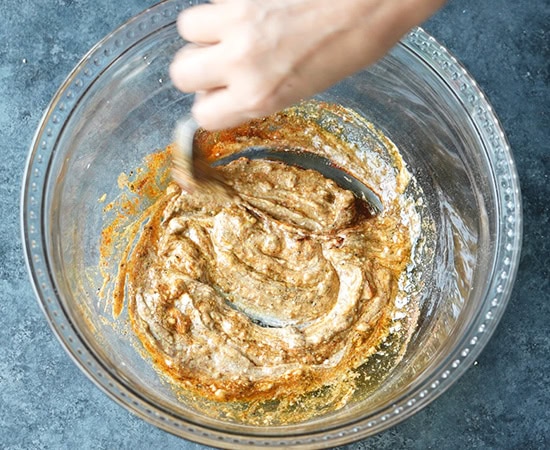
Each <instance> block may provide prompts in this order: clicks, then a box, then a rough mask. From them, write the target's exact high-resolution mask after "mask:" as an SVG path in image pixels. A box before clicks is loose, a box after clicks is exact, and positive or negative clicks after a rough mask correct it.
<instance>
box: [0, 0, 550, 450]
mask: <svg viewBox="0 0 550 450" xmlns="http://www.w3.org/2000/svg"><path fill="white" fill-rule="evenodd" d="M154 3H155V2H154V1H152V0H131V1H112V0H1V3H0V19H1V21H0V23H1V25H0V43H1V45H0V149H1V153H0V154H1V158H0V214H1V219H0V346H1V347H0V448H9V449H39V448H54V449H57V448H67V449H86V448H90V449H149V448H163V449H164V448H182V449H202V448H204V447H202V446H200V445H197V444H193V443H189V442H186V441H184V440H181V439H178V438H176V437H174V436H171V435H169V434H167V433H165V432H163V431H160V430H159V429H157V428H155V427H153V426H151V425H149V424H147V423H145V422H144V421H142V420H140V419H138V418H136V417H134V416H133V415H132V414H130V413H128V412H127V411H126V410H124V409H123V408H122V407H120V406H118V405H116V404H115V403H113V402H112V401H111V400H110V399H108V398H107V396H105V395H104V394H103V393H101V392H100V391H99V390H98V389H97V388H95V387H94V385H93V384H92V383H91V382H90V381H89V380H88V379H87V378H86V377H85V376H84V375H83V374H82V373H81V372H80V371H79V369H77V367H76V366H75V365H74V364H73V363H72V361H71V360H70V358H69V357H68V356H67V355H66V354H65V352H64V351H63V349H62V348H61V346H60V345H59V343H58V342H57V340H56V338H55V337H54V335H53V333H52V332H51V331H50V329H49V327H48V325H47V323H46V320H45V318H44V317H43V315H42V313H41V311H40V308H39V306H38V304H37V302H36V300H35V298H34V294H33V291H32V288H31V285H30V282H29V280H28V277H27V273H26V269H25V265H24V260H23V254H22V250H21V239H20V231H19V196H20V189H21V182H22V174H23V169H24V164H25V158H26V155H27V149H28V148H29V145H30V143H31V140H32V136H33V133H34V130H35V129H36V127H37V125H38V122H39V120H40V117H41V115H42V113H43V111H44V109H45V108H46V106H47V104H48V102H49V100H50V99H51V97H52V96H53V94H54V93H55V91H56V90H57V88H58V87H59V85H60V84H61V82H62V81H63V79H64V78H65V76H66V75H67V74H68V73H69V71H70V70H71V69H72V68H73V67H74V66H75V65H76V64H77V62H78V61H79V59H80V58H81V57H82V56H83V55H84V53H85V52H86V51H87V50H88V49H89V48H90V47H91V46H92V45H93V44H94V43H95V42H97V41H98V40H99V39H100V38H102V37H103V36H104V35H106V34H107V33H108V32H109V31H111V30H113V29H114V28H116V27H117V26H118V25H120V24H121V23H123V22H124V21H125V20H126V19H128V18H130V17H131V16H133V15H135V14H136V13H138V12H140V11H141V10H143V9H145V8H146V7H148V6H151V5H152V4H154ZM425 28H426V29H427V31H428V32H430V33H431V34H433V35H434V36H436V37H437V38H438V39H439V40H440V41H441V42H442V43H443V44H444V45H446V46H447V48H449V49H450V51H451V52H452V53H454V54H455V55H456V56H457V57H458V59H459V60H460V61H461V62H462V63H463V64H464V65H465V66H466V67H467V68H468V70H469V71H470V72H471V73H472V75H473V76H474V78H475V79H476V80H477V81H478V83H479V84H480V86H481V88H482V89H483V90H484V91H485V93H486V94H487V96H488V98H489V100H490V101H491V103H492V104H493V106H494V107H495V110H496V113H497V115H498V116H499V118H500V119H501V121H502V123H503V126H504V129H505V130H506V133H507V136H508V138H509V140H510V143H511V146H512V149H513V151H514V155H515V158H516V161H517V165H518V170H519V174H520V179H521V184H522V190H523V200H524V216H525V226H524V235H525V236H524V246H523V254H522V258H521V265H520V268H519V274H518V278H517V282H516V285H515V289H514V291H513V294H512V298H511V301H510V305H509V307H508V309H507V311H506V313H505V315H504V318H503V320H502V322H501V324H500V325H499V327H498V329H497V331H496V333H495V335H494V337H493V338H492V340H491V342H490V343H489V345H488V346H487V347H486V349H485V351H484V352H483V353H482V354H481V356H480V357H479V359H478V361H477V364H476V365H474V366H473V367H471V368H470V369H469V370H468V372H467V373H466V374H465V375H464V376H463V377H462V378H461V379H460V380H459V381H458V382H457V383H456V384H455V385H453V387H452V388H451V389H450V390H449V391H448V392H446V393H445V394H444V395H443V396H441V397H440V398H439V399H437V400H436V401H435V402H434V403H432V404H431V405H430V406H428V407H427V408H426V409H424V410H423V411H421V412H420V413H419V414H417V415H416V416H414V417H412V418H411V419H409V420H407V421H406V422H404V423H402V424H400V425H398V426H396V427H394V428H392V429H390V430H388V431H386V432H385V433H382V434H380V435H378V436H376V437H373V438H370V439H367V440H365V441H362V442H359V443H356V444H353V445H349V446H347V447H345V448H346V449H347V450H351V449H370V448H376V449H386V448H392V449H394V448H418V449H427V448H436V449H445V448H457V449H462V448H473V449H490V448H494V449H539V448H540V449H544V448H550V425H549V423H550V286H549V278H550V276H549V273H550V258H549V254H550V244H549V241H550V224H549V218H550V213H549V212H550V208H549V206H548V204H549V201H550V188H549V183H550V179H549V174H550V144H549V142H550V115H549V114H550V89H549V79H550V77H549V64H550V62H549V61H550V1H549V0H539V1H534V0H485V1H482V2H478V1H477V0H451V1H450V2H449V3H448V5H447V6H446V7H445V8H444V9H443V10H442V11H440V12H439V13H438V14H437V15H436V16H435V17H433V18H432V19H431V20H430V21H429V22H428V23H427V24H425Z"/></svg>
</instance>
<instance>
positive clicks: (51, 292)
mask: <svg viewBox="0 0 550 450" xmlns="http://www.w3.org/2000/svg"><path fill="white" fill-rule="evenodd" d="M187 5H189V2H188V1H183V0H168V1H165V2H163V3H161V4H158V5H157V6H155V7H153V8H151V9H149V10H147V11H145V12H143V13H142V14H140V15H139V16H137V17H135V18H133V19H132V20H130V21H129V22H128V23H126V24H125V25H123V26H122V27H120V28H119V29H118V30H116V31H115V32H114V33H112V34H110V35H109V36H107V37H106V38H105V39H104V40H102V41H101V42H100V43H98V44H97V45H96V46H95V47H94V48H93V49H92V50H91V51H90V52H89V53H88V54H87V55H86V56H85V57H84V58H83V60H82V61H81V62H80V63H79V64H78V66H77V67H76V68H75V69H74V70H73V72H72V73H71V74H70V75H69V77H68V78H67V80H66V81H65V82H64V83H63V85H62V86H61V88H60V89H59V91H58V92H57V94H56V95H55V97H54V98H53V100H52V102H51V104H50V105H49V107H48V109H47V111H46V113H45V115H44V117H43V119H42V121H41V123H40V126H39V128H38V130H37V132H36V136H35V138H34V142H33V144H32V147H31V150H30V155H29V159H28V162H27V168H26V174H25V181H24V186H23V194H22V227H23V238H24V239H23V241H24V246H25V253H26V257H27V263H28V267H29V272H30V276H31V278H32V281H33V283H34V287H35V290H36V293H37V296H38V298H39V301H40V304H41V305H42V307H43V310H44V313H45V315H46V317H47V318H48V320H49V322H50V324H51V326H52V328H53V330H54V332H55V333H56V334H57V336H58V337H59V339H60V340H61V342H62V343H63V345H64V346H65V348H66V350H67V352H68V353H69V354H70V355H71V356H72V357H73V359H74V361H75V362H76V364H77V365H78V366H79V367H80V368H81V369H82V370H83V371H84V372H85V373H86V374H87V375H88V376H89V377H90V378H91V379H92V380H93V381H94V383H95V384H96V385H97V386H98V387H100V388H101V389H103V390H104V391H105V392H106V393H107V394H108V395H109V396H111V397H112V398H113V399H115V400H116V401H117V402H119V403H120V404H122V405H123V406H124V407H126V408H128V409H129V410H130V411H133V412H134V413H135V414H137V415H138V416H140V417H143V418H144V419H146V420H148V421H150V422H151V423H154V424H155V425H157V426H158V427H160V428H163V429H165V430H167V431H170V432H172V433H174V434H176V435H179V436H182V437H185V438H187V439H190V440H194V441H197V442H201V443H204V444H208V445H213V446H218V447H220V446H221V447H229V448H238V447H245V446H249V445H257V446H262V445H263V446H278V447H288V446H296V447H309V448H317V447H329V446H335V445H339V444H344V443H347V442H350V441H353V440H358V439H360V438H363V437H366V436H369V435H372V434H374V433H378V432H380V431H382V430H384V429H387V428H388V427H391V426H392V425H394V424H396V423H397V422H400V421H402V420H404V419H405V418H407V417H409V416H410V415H412V414H414V413H415V412H416V411H418V410H419V409H421V408H423V407H424V406H425V405H426V404H428V403H429V402H430V401H432V400H433V399H434V398H436V397H437V396H438V395H440V394H441V393H442V392H444V391H445V390H446V389H447V388H448V387H449V386H451V384H452V383H453V382H455V381H456V380H457V379H458V377H459V376H460V375H461V374H462V373H464V371H465V370H466V369H467V368H468V367H469V366H470V365H471V364H472V362H473V361H474V360H475V358H476V357H477V355H478V354H479V352H480V351H481V350H482V348H483V347H484V346H485V344H486V343H487V341H488V339H489V337H490V336H491V334H492V333H493V331H494V329H495V327H496V326H497V323H498V321H499V319H500V317H501V315H502V313H503V311H504V309H505V307H506V303H507V301H508V298H509V295H510V292H511V289H512V284H513V280H514V277H515V273H516V270H517V265H518V260H519V253H520V247H521V222H522V220H521V219H522V216H521V200H520V192H519V183H518V179H517V174H516V169H515V165H514V162H513V159H512V155H511V152H510V148H509V146H508V143H507V141H506V139H505V137H504V134H503V131H502V128H501V126H500V124H499V122H498V120H497V118H496V117H495V115H494V113H493V110H492V108H491V106H490V105H489V103H488V102H487V100H486V99H485V97H484V95H483V94H482V93H481V91H480V90H479V89H478V87H477V85H476V84H475V82H474V81H473V80H472V78H471V77H470V76H469V75H468V73H467V72H466V71H465V70H464V68H463V67H462V66H461V65H460V64H459V63H458V62H457V61H456V59H455V58H453V57H452V56H451V55H449V53H448V52H447V51H446V50H445V48H443V47H442V46H441V45H440V44H438V43H437V42H436V41H435V40H434V39H433V38H432V37H430V36H428V35H427V34H426V33H425V32H424V31H423V30H421V29H415V30H413V31H412V32H411V33H409V34H408V35H407V36H406V37H405V38H404V39H403V40H402V42H401V43H400V44H399V45H398V46H396V48H395V49H394V50H393V51H392V52H391V53H390V54H389V55H387V56H386V57H385V58H384V59H383V60H381V61H380V62H379V63H378V64H376V65H374V66H373V67H371V68H369V69H367V70H364V71H362V72H360V73H358V74H356V75H355V76H353V77H350V78H348V79H346V80H344V81H342V82H341V83H340V84H338V85H337V86H335V87H334V88H332V89H330V90H329V91H327V92H325V93H323V94H321V95H320V96H319V98H321V99H325V100H329V101H336V102H339V103H341V104H342V105H344V106H347V107H351V108H353V109H355V110H356V111H358V112H360V113H361V114H362V115H364V116H365V117H366V118H367V119H368V120H369V121H371V122H373V123H374V124H375V125H376V126H377V127H378V128H380V129H381V130H383V131H384V132H385V133H386V134H387V136H389V137H390V139H391V140H393V142H394V143H395V144H397V146H398V148H399V149H400V150H401V152H402V153H403V156H404V159H405V160H406V162H407V163H408V166H409V168H410V170H411V171H412V172H413V173H414V175H415V176H416V177H417V179H418V181H419V183H420V185H421V186H422V188H423V190H424V192H425V194H426V196H427V201H428V208H429V210H430V212H431V213H432V215H433V217H434V218H435V220H436V225H437V230H438V233H437V239H436V242H435V244H434V245H435V248H434V249H433V251H434V252H435V265H434V267H435V268H436V269H437V270H434V271H433V272H430V279H429V283H428V284H427V285H426V286H425V288H424V291H423V293H422V298H421V301H422V304H421V316H420V321H419V325H418V329H417V330H416V332H415V333H414V336H413V338H412V340H411V342H410V344H409V346H408V348H407V351H406V354H405V356H404V358H403V360H402V361H401V362H400V363H399V365H398V366H397V367H396V368H395V370H394V371H393V372H392V375H391V376H390V377H388V379H386V380H385V382H384V383H383V384H382V385H381V386H380V388H379V389H378V390H377V391H376V392H375V393H373V394H372V395H371V396H369V397H368V398H367V399H365V400H363V401H360V402H357V403H356V404H352V405H349V406H348V407H346V408H343V409H342V410H340V411H338V412H334V413H330V414H328V415H326V416H323V417H319V418H317V419H314V420H311V421H308V422H305V423H300V424H296V425H288V426H271V427H254V426H247V425H243V424H238V423H229V422H226V421H223V420H218V419H214V418H210V417H206V416H205V415H202V414H200V413H199V412H197V411H195V410H193V409H192V408H189V407H188V406H186V405H185V404H183V403H181V402H179V401H178V400H177V399H176V397H175V395H174V392H173V391H172V390H171V389H170V388H169V387H168V386H167V385H166V384H165V383H163V382H161V380H160V379H159V377H158V375H157V373H156V372H155V371H154V370H153V369H152V367H151V364H150V363H149V362H147V361H146V360H145V359H143V358H142V356H141V354H140V352H139V350H137V347H136V345H135V342H134V341H132V338H131V333H130V334H129V335H128V336H124V335H123V334H122V333H120V330H117V329H116V327H113V326H112V323H111V321H110V320H107V319H106V318H108V317H109V316H110V312H109V311H106V309H105V305H104V301H103V300H101V299H100V298H98V295H97V289H98V288H99V286H101V283H102V279H101V276H100V274H99V271H98V261H99V242H100V239H99V237H100V233H101V230H102V227H103V225H104V224H103V222H102V220H103V214H102V209H103V207H104V204H102V203H100V202H98V199H100V198H101V197H102V196H103V194H107V197H108V198H112V197H113V196H115V195H116V194H117V192H118V187H117V177H118V175H119V174H120V173H121V172H122V171H128V170H130V169H132V168H135V167H137V166H138V165H139V164H140V162H141V161H142V159H143V157H144V156H145V155H146V154H148V153H150V152H152V151H153V150H155V149H161V148H163V147H164V146H166V145H167V144H168V143H169V142H170V140H171V136H172V130H173V126H174V123H175V121H176V120H177V119H178V118H180V117H181V116H182V115H184V114H185V113H186V112H187V111H188V110H189V109H190V106H191V97H190V96H188V95H182V94H181V93H179V92H177V91H176V90H175V89H174V88H173V87H172V85H171V83H170V81H169V79H168V78H167V67H168V65H169V62H170V60H171V58H172V56H173V54H174V52H175V50H176V49H177V48H179V46H180V45H181V41H180V40H179V38H178V36H177V33H176V27H175V19H176V16H177V14H178V12H179V11H180V10H182V9H183V8H184V7H186V6H187ZM438 268H439V269H438ZM441 268H444V270H441Z"/></svg>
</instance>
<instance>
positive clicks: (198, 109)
mask: <svg viewBox="0 0 550 450" xmlns="http://www.w3.org/2000/svg"><path fill="white" fill-rule="evenodd" d="M236 103H237V102H236V101H235V99H234V98H233V96H232V95H231V94H230V91H229V89H227V88H220V89H214V90H210V91H208V92H201V93H200V94H199V95H196V96H195V103H194V105H193V109H192V111H191V112H192V113H193V116H194V117H195V119H196V120H197V122H198V123H199V125H200V126H201V127H203V128H205V129H207V130H221V129H224V128H230V127H234V126H236V125H239V124H240V123H242V122H244V121H245V120H246V119H247V118H248V117H243V114H242V113H238V112H236V110H237V109H238V107H237V105H236Z"/></svg>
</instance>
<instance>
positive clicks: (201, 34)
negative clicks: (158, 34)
mask: <svg viewBox="0 0 550 450" xmlns="http://www.w3.org/2000/svg"><path fill="white" fill-rule="evenodd" d="M224 9H225V7H224V5H213V4H203V5H198V6H194V7H193V8H189V9H187V10H185V11H183V12H182V13H181V14H180V15H179V16H178V21H177V28H178V33H179V34H180V36H181V37H182V38H183V39H185V40H187V41H190V42H196V43H198V44H215V43H217V42H219V41H220V38H221V36H220V34H221V31H222V30H223V29H224V24H225V23H226V21H227V19H226V14H225V11H224Z"/></svg>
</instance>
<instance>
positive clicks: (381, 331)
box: [104, 102, 425, 422]
mask: <svg viewBox="0 0 550 450" xmlns="http://www.w3.org/2000/svg"><path fill="white" fill-rule="evenodd" d="M346 123H355V125H357V124H359V125H360V126H361V127H365V128H364V129H363V131H368V133H364V136H360V137H359V138H358V137H357V136H355V138H354V139H353V140H351V141H350V140H347V139H346V132H347V131H346V126H345V124H346ZM198 139H199V143H200V145H201V147H202V148H203V150H204V151H205V152H206V153H207V154H208V155H209V157H210V158H211V159H212V160H215V159H217V158H219V157H222V156H226V155H228V154H231V153H234V152H236V151H238V150H240V149H242V148H245V147H248V146H250V145H255V144H264V145H268V146H274V147H280V148H284V147H285V146H286V147H288V146H292V147H298V148H304V149H307V150H308V151H311V152H315V153H318V154H321V155H323V156H325V157H328V158H330V159H331V160H333V161H334V162H335V164H337V165H339V166H341V167H345V168H346V170H348V171H349V172H350V173H353V175H354V176H355V177H357V178H359V179H360V180H361V181H363V182H364V183H365V184H367V185H368V186H370V187H371V188H372V189H373V190H374V191H375V192H376V193H377V194H378V195H379V196H380V198H381V200H382V202H383V204H384V212H383V213H382V214H380V215H378V216H375V217H371V216H370V215H369V214H368V213H367V212H366V208H364V205H362V204H361V202H360V201H358V200H357V199H356V198H355V197H354V196H353V194H352V193H351V192H349V191H346V190H343V189H341V188H340V187H338V186H337V185H336V184H335V183H334V182H333V181H332V180H329V179H327V178H325V177H323V176H322V175H320V174H319V173H318V172H315V171H311V170H304V169H300V168H296V167H292V166H288V165H285V164H283V163H281V162H272V161H265V160H247V159H244V158H241V159H238V160H236V161H234V162H231V163H230V164H228V165H226V166H223V167H220V168H219V170H221V171H223V173H224V176H225V178H226V180H227V182H228V184H230V185H231V186H232V188H233V191H234V194H233V195H230V196H228V195H218V194H217V191H215V190H214V191H211V190H209V189H208V188H205V189H201V190H197V191H194V192H191V193H190V192H186V191H184V190H182V189H181V188H180V187H179V186H178V185H176V184H175V183H173V182H172V183H169V184H168V186H167V187H166V189H165V190H164V192H163V193H162V194H161V195H158V198H156V199H155V202H154V204H153V205H152V206H151V207H149V208H148V209H147V211H146V212H145V214H144V216H141V217H140V218H139V222H140V223H141V224H142V226H140V227H139V228H138V227H136V228H135V229H136V230H138V229H139V232H137V233H136V236H135V241H134V242H133V243H132V246H131V251H130V247H129V248H128V254H126V255H125V256H124V258H123V261H122V263H121V265H120V267H119V270H118V275H117V276H118V283H119V284H118V285H119V289H118V290H117V293H115V295H114V305H115V312H116V314H118V313H119V312H120V310H121V308H122V307H123V302H125V304H126V307H127V309H128V313H129V317H130V320H131V324H132V328H133V330H134V332H135V333H136V335H137V336H138V338H139V340H140V341H141V343H142V344H143V346H144V348H145V349H146V351H147V352H148V354H149V355H150V357H151V358H152V359H153V361H154V363H155V365H156V367H157V369H159V370H160V371H161V372H162V373H163V374H164V375H165V376H167V377H168V379H170V380H171V381H172V382H173V383H174V384H175V385H176V386H179V388H182V392H188V393H189V394H188V395H187V394H182V396H183V397H186V396H187V397H186V398H191V397H192V398H194V399H201V401H204V402H206V403H203V406H204V405H210V406H205V407H206V408H210V407H211V406H212V405H216V406H215V408H214V410H216V411H218V412H219V411H221V410H224V414H225V415H226V416H228V415H229V416H233V417H237V416H238V418H239V419H242V418H243V417H244V413H243V414H240V415H239V414H236V413H234V414H230V413H228V412H227V411H228V410H230V409H231V408H229V409H228V410H225V408H224V406H223V405H234V404H236V403H238V402H244V403H245V404H248V405H255V407H256V408H258V405H262V404H265V401H271V402H273V401H274V400H275V402H276V404H277V405H278V406H275V407H273V404H271V408H272V409H274V411H275V412H273V411H272V414H271V415H269V414H267V415H266V414H263V417H264V419H263V420H269V421H273V422H286V421H295V420H302V419H304V418H307V417H309V416H313V415H315V414H318V413H322V412H326V410H327V408H328V409H331V408H332V409H335V408H338V407H341V406H342V405H343V404H345V403H346V402H347V401H350V400H352V399H354V398H359V396H360V394H359V393H358V391H359V390H360V389H359V387H360V385H368V384H369V383H368V380H370V379H371V378H373V377H374V378H375V379H376V380H378V381H379V380H381V379H383V378H384V377H385V376H386V375H387V374H388V373H389V372H390V371H391V367H393V366H394V365H395V364H396V363H397V362H398V361H399V358H400V355H402V353H403V351H404V349H405V347H406V344H407V342H408V340H409V338H410V336H411V333H412V332H413V330H414V327H415V325H416V319H417V314H418V305H417V302H416V298H415V292H416V290H417V288H418V286H415V280H414V279H413V278H412V277H413V275H411V274H412V273H413V272H414V270H412V268H413V266H414V265H415V264H417V263H418V261H416V259H418V257H417V256H415V255H418V254H419V252H418V249H417V248H416V247H417V242H418V241H419V237H420V234H421V233H420V230H421V222H422V220H425V218H422V217H421V215H420V213H419V212H418V207H417V205H418V204H419V203H421V196H420V194H419V190H418V189H416V188H415V189H411V185H413V184H414V180H412V178H411V176H410V174H409V172H408V171H407V169H406V167H405V165H404V163H403V161H402V159H401V156H400V155H399V153H398V151H397V149H396V148H395V146H394V145H393V144H392V143H391V142H390V141H389V140H388V139H387V138H385V137H384V136H383V135H382V134H381V133H379V132H377V131H376V130H375V129H374V128H373V127H372V126H371V125H370V124H368V123H366V122H365V121H363V119H361V118H360V117H359V116H358V115H356V114H355V113H353V112H352V111H349V110H347V109H344V108H342V107H339V106H336V105H329V104H325V103H317V102H308V103H304V104H302V105H300V106H298V107H296V108H291V109H289V110H286V111H284V112H282V113H279V114H275V115H274V116H271V117H269V118H267V119H263V120H258V121H252V122H250V123H247V124H245V125H243V126H241V127H239V128H236V129H233V130H229V131H226V132H218V133H209V132H205V131H202V132H201V133H200V135H199V136H198ZM358 150H359V151H358ZM419 199H420V202H419ZM104 238H105V235H104ZM411 286H412V287H411ZM123 287H125V292H126V295H125V298H123V292H124V290H123ZM380 354H385V355H387V358H386V363H385V364H381V363H380ZM374 360H376V362H373V361H374ZM369 363H370V366H369ZM375 366H376V367H375ZM374 370H376V371H378V372H379V373H377V374H374V373H371V372H372V371H374ZM308 399H309V400H308ZM262 402H263V403H262ZM308 402H310V403H311V404H310V407H308V406H307V405H308ZM298 403H299V404H300V405H301V406H296V405H297V404H298ZM291 405H293V406H291ZM262 408H263V407H260V410H262V411H264V412H265V408H264V409H262ZM277 411H278V412H277ZM285 414H287V415H288V417H286V416H285ZM292 414H294V416H292ZM290 416H292V417H290ZM266 417H270V419H265V418H266ZM248 419H249V421H251V422H254V421H255V419H251V418H250V417H248ZM256 421H257V420H256Z"/></svg>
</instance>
